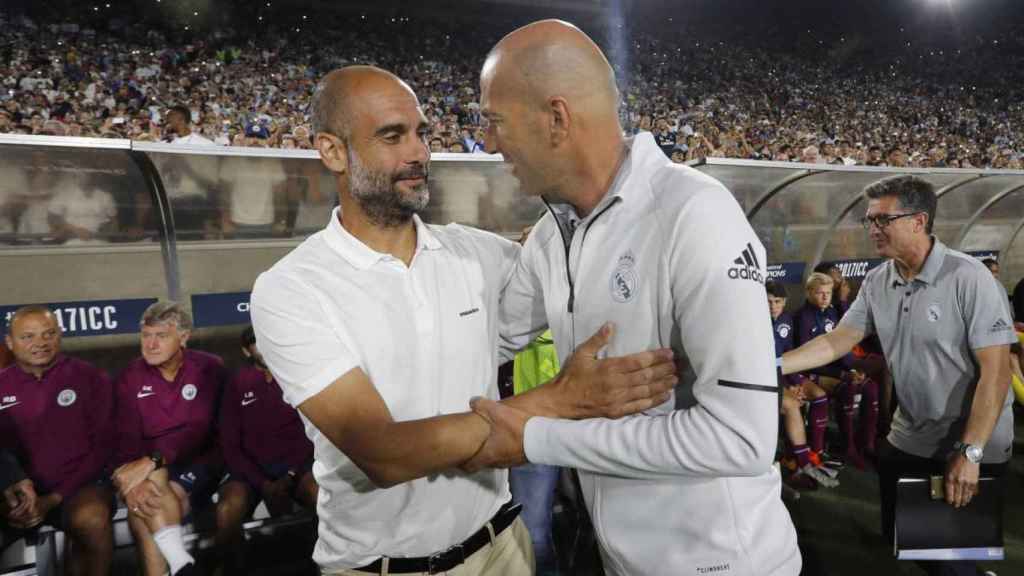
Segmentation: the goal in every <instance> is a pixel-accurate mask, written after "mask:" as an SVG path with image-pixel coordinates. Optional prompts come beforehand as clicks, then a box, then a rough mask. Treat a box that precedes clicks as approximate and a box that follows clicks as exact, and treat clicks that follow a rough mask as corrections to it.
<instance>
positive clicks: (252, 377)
mask: <svg viewBox="0 0 1024 576" xmlns="http://www.w3.org/2000/svg"><path fill="white" fill-rule="evenodd" d="M220 418H221V419H220V439H221V447H222V449H223V451H224V461H225V462H226V463H227V465H228V470H230V471H231V473H232V475H237V476H240V477H241V478H242V479H244V480H246V481H248V482H249V483H250V484H251V485H253V486H254V487H256V488H260V487H261V486H262V485H263V482H264V481H266V480H274V479H275V478H271V477H270V475H268V474H267V473H266V472H265V467H269V466H287V468H288V469H292V470H295V471H296V472H303V471H305V468H306V467H308V466H309V462H310V461H311V460H312V459H313V444H312V442H310V441H309V438H306V431H305V428H304V427H303V425H302V420H301V419H300V418H299V413H298V412H297V411H296V410H295V408H292V407H291V405H290V404H288V403H287V402H285V401H284V398H283V397H282V395H281V388H280V387H279V386H278V384H277V382H276V381H275V380H273V379H271V381H270V382H267V379H266V377H265V376H264V374H263V372H261V371H260V370H258V369H257V368H254V367H244V368H242V369H241V370H239V371H238V374H236V375H235V377H234V379H232V380H231V383H230V384H229V385H228V387H227V388H226V389H225V391H224V401H223V403H222V404H221V409H220Z"/></svg>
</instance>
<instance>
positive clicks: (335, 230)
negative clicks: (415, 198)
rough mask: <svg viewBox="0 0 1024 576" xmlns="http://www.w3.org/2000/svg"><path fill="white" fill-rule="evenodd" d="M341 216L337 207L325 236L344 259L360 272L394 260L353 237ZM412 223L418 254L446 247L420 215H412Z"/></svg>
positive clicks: (325, 230) (332, 213) (328, 242)
mask: <svg viewBox="0 0 1024 576" xmlns="http://www.w3.org/2000/svg"><path fill="white" fill-rule="evenodd" d="M340 214H341V207H340V206H337V207H335V208H334V210H333V211H332V212H331V220H330V222H328V223H327V228H325V229H324V236H325V238H326V239H327V244H328V245H329V246H331V248H333V249H334V250H335V251H336V252H337V253H338V254H340V255H341V257H342V258H344V259H345V260H347V261H348V262H349V263H350V264H352V266H354V267H355V268H357V269H359V270H366V269H367V268H369V267H370V266H373V265H374V264H376V263H377V262H380V261H381V260H387V259H391V258H393V257H392V256H391V255H390V254H385V253H383V252H377V251H376V250H374V249H373V248H370V247H369V246H367V245H366V244H363V242H362V241H361V240H360V239H358V238H356V237H355V236H353V235H352V233H351V232H349V231H348V230H346V229H345V227H344V226H342V225H341V219H340V218H339V215H340ZM412 221H413V224H414V225H415V226H416V254H419V253H420V251H422V250H440V249H441V248H443V247H444V246H443V245H442V244H441V241H440V240H438V239H437V236H436V235H435V234H434V233H433V232H431V230H430V228H428V227H427V225H426V224H424V223H423V220H421V219H420V217H419V215H418V214H413V215H412ZM414 258H415V256H414Z"/></svg>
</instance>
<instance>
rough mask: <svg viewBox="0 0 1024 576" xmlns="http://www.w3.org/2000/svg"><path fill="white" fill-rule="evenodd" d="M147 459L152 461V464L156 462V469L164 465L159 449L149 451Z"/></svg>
mask: <svg viewBox="0 0 1024 576" xmlns="http://www.w3.org/2000/svg"><path fill="white" fill-rule="evenodd" d="M149 459H150V460H152V461H153V464H156V468H155V469H156V470H159V469H161V468H163V467H164V455H163V454H161V453H160V451H159V450H153V451H152V452H150V453H149Z"/></svg>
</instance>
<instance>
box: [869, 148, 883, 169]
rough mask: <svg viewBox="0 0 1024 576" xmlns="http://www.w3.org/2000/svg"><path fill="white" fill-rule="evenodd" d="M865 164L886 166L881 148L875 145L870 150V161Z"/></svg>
mask: <svg viewBox="0 0 1024 576" xmlns="http://www.w3.org/2000/svg"><path fill="white" fill-rule="evenodd" d="M865 164H866V165H868V166H885V160H884V159H883V158H882V147H881V146H879V145H877V144H875V145H872V146H871V147H870V148H868V160H867V162H865Z"/></svg>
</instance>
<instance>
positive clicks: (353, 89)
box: [310, 66, 416, 140]
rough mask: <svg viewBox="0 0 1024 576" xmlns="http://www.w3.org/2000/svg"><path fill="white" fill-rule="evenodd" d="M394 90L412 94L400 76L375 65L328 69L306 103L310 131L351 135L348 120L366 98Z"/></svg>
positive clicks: (357, 111) (341, 136)
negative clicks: (311, 124) (308, 105)
mask: <svg viewBox="0 0 1024 576" xmlns="http://www.w3.org/2000/svg"><path fill="white" fill-rule="evenodd" d="M395 92H406V93H408V95H409V96H411V97H412V98H413V99H414V100H415V99H416V94H415V93H414V92H413V91H412V88H410V87H409V85H408V84H406V83H405V82H403V81H402V79H401V78H399V77H398V76H395V75H394V74H392V73H391V72H388V71H387V70H382V69H380V68H377V67H375V66H346V67H344V68H338V69H337V70H333V71H331V72H329V73H328V74H327V75H326V76H324V77H323V79H322V80H320V82H319V83H318V84H317V86H316V90H314V91H313V99H312V103H311V104H310V116H311V117H312V123H313V132H314V133H318V132H325V133H328V134H333V135H335V136H337V137H339V138H341V139H342V140H348V139H349V137H350V136H351V135H352V124H353V121H354V118H355V117H356V115H357V114H358V113H359V112H360V111H361V108H362V106H363V103H364V102H366V99H367V98H372V97H374V96H380V95H382V93H383V94H393V93H395Z"/></svg>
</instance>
